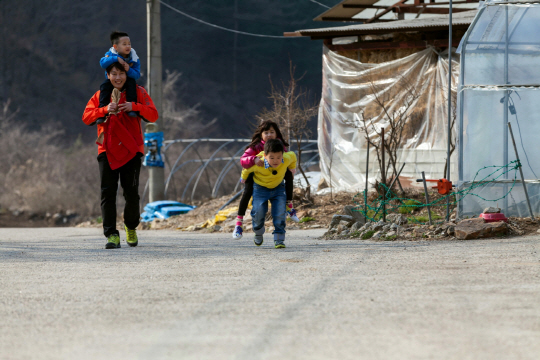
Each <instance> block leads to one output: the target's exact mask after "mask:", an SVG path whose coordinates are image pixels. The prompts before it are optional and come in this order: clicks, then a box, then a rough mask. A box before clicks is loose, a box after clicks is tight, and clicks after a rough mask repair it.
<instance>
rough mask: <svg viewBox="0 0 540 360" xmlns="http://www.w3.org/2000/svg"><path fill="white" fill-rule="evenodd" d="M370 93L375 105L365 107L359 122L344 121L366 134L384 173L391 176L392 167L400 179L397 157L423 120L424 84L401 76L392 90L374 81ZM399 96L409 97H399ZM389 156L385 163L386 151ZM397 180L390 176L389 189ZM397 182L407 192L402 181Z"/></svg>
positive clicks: (388, 178) (371, 82)
mask: <svg viewBox="0 0 540 360" xmlns="http://www.w3.org/2000/svg"><path fill="white" fill-rule="evenodd" d="M369 86H370V93H371V96H372V99H373V101H372V105H371V106H370V107H369V108H367V107H366V108H364V109H363V110H362V112H361V113H360V114H359V120H358V121H351V120H348V119H343V121H344V122H345V123H347V124H349V125H351V126H354V127H356V128H357V129H358V130H359V131H361V132H363V133H364V137H365V139H366V141H367V142H368V143H369V144H370V146H372V147H373V148H375V150H376V151H375V152H376V155H377V161H378V163H379V168H380V169H381V172H383V171H384V173H385V174H387V173H388V172H389V170H390V168H391V169H392V171H393V176H397V157H398V150H399V149H400V148H402V147H403V139H404V138H405V137H406V136H407V134H408V133H409V132H412V131H408V128H411V127H413V126H411V122H412V121H411V120H414V119H421V118H422V117H423V109H420V108H419V107H417V106H416V105H417V103H418V100H419V99H420V97H421V96H422V93H421V92H420V89H421V87H422V84H417V83H413V82H411V81H409V80H408V79H407V78H406V77H404V76H401V77H400V78H399V79H398V80H397V82H396V83H394V84H392V86H391V87H390V88H389V87H387V85H379V84H378V83H377V82H376V81H374V80H372V81H370V85H369ZM398 94H405V96H402V97H401V98H398V97H397V95H398ZM382 128H384V136H385V138H384V149H383V148H382V141H381V131H380V130H381V129H382ZM383 151H386V154H388V160H389V161H388V162H386V164H384V169H383V163H382V152H383ZM392 178H393V177H388V176H387V177H386V182H387V184H384V185H385V186H387V185H388V184H389V183H390V182H391V181H392ZM397 183H398V185H399V187H400V190H401V192H402V193H403V187H402V186H401V182H400V181H399V179H397Z"/></svg>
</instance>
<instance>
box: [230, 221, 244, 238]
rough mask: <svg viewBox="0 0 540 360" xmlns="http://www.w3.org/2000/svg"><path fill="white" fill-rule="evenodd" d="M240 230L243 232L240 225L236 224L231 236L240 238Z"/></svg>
mask: <svg viewBox="0 0 540 360" xmlns="http://www.w3.org/2000/svg"><path fill="white" fill-rule="evenodd" d="M242 232H243V230H242V227H241V226H240V225H236V226H235V227H234V231H233V233H232V238H233V239H236V240H240V239H241V238H242Z"/></svg>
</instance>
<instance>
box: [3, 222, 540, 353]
mask: <svg viewBox="0 0 540 360" xmlns="http://www.w3.org/2000/svg"><path fill="white" fill-rule="evenodd" d="M324 231H325V230H323V229H317V230H305V231H290V232H288V234H287V236H288V239H287V241H286V243H287V246H288V247H287V249H285V250H276V249H274V248H273V247H271V241H270V239H271V235H270V236H268V237H267V238H268V240H267V241H266V242H265V243H264V244H263V246H261V247H260V248H258V247H255V246H254V245H253V242H252V240H251V236H246V237H244V238H243V239H241V240H239V241H235V240H232V239H231V238H230V234H222V233H213V234H203V233H200V232H199V233H188V232H180V231H169V230H161V231H139V237H140V246H139V247H136V248H129V247H127V245H125V242H124V239H125V236H124V233H122V234H121V237H122V239H123V244H122V248H121V249H115V250H105V249H104V244H105V241H104V240H105V239H104V237H103V236H102V234H101V230H100V229H93V228H38V229H35V228H24V229H20V228H19V229H14V228H4V229H0V289H1V291H0V319H2V321H0V359H10V360H12V359H126V358H135V359H249V360H252V359H475V360H477V359H538V355H539V354H540V341H538V339H539V338H540V301H538V300H539V299H540V256H539V253H540V245H539V244H540V241H539V236H522V237H515V238H498V239H485V240H474V241H456V240H453V241H447V240H442V241H394V242H376V241H365V240H359V239H350V240H322V239H320V236H321V235H322V234H323V233H324Z"/></svg>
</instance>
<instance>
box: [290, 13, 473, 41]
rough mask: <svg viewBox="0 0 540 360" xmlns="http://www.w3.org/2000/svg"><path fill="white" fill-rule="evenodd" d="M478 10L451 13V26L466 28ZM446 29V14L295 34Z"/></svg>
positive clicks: (361, 33)
mask: <svg viewBox="0 0 540 360" xmlns="http://www.w3.org/2000/svg"><path fill="white" fill-rule="evenodd" d="M477 11H478V10H471V11H464V12H460V13H456V14H453V15H452V26H453V27H455V28H467V27H468V26H469V25H470V24H471V23H472V21H473V19H474V17H475V15H476V13H477ZM443 29H448V15H440V16H433V17H426V18H419V19H411V20H397V21H392V22H384V23H373V24H358V25H348V26H339V27H329V28H319V29H307V30H297V31H296V32H295V33H286V35H289V36H290V35H292V34H297V35H296V36H311V37H333V36H348V35H367V34H382V33H391V32H405V31H421V30H424V31H425V30H427V31H435V30H443Z"/></svg>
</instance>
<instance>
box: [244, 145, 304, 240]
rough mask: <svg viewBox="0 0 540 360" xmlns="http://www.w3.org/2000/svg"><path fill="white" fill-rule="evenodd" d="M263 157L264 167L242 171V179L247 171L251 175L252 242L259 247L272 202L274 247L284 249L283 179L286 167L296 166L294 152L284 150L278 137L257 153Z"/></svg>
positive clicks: (245, 177)
mask: <svg viewBox="0 0 540 360" xmlns="http://www.w3.org/2000/svg"><path fill="white" fill-rule="evenodd" d="M257 156H258V157H259V158H260V159H261V160H263V159H264V166H257V165H254V166H252V167H250V168H249V169H244V170H242V179H243V180H246V179H247V178H248V176H249V174H251V173H254V175H253V181H254V185H253V203H252V206H253V207H252V210H251V217H252V219H253V220H252V221H253V231H254V232H255V239H254V242H255V245H257V246H261V245H262V243H263V234H264V231H265V228H264V220H265V217H266V213H267V212H268V201H270V203H271V205H272V220H273V222H274V232H273V234H274V246H275V247H276V249H282V248H285V219H286V200H287V197H286V195H285V185H284V184H283V178H284V177H285V172H286V171H287V168H289V169H291V170H294V169H296V155H295V154H294V152H292V151H290V152H286V153H284V147H283V143H282V142H281V141H280V140H277V139H272V140H268V141H267V142H266V143H265V144H264V151H263V152H261V153H260V154H259V155H257Z"/></svg>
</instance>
